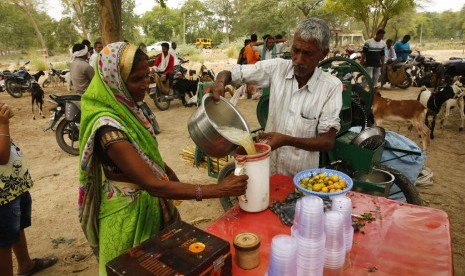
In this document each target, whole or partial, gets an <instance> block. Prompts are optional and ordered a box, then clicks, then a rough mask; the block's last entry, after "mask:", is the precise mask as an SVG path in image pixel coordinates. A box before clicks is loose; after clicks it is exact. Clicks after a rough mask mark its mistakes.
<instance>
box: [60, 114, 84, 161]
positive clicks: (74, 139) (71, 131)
mask: <svg viewBox="0 0 465 276" xmlns="http://www.w3.org/2000/svg"><path fill="white" fill-rule="evenodd" d="M55 135H56V139H57V143H58V146H59V147H60V148H61V149H62V150H64V151H65V152H67V153H69V154H71V155H76V156H77V155H79V129H78V127H77V126H76V125H75V124H74V122H70V121H68V120H65V119H63V120H61V122H60V123H59V124H58V127H57V129H56V132H55Z"/></svg>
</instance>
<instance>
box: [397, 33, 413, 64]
mask: <svg viewBox="0 0 465 276" xmlns="http://www.w3.org/2000/svg"><path fill="white" fill-rule="evenodd" d="M409 41H410V35H404V37H403V38H402V40H400V41H397V42H396V44H394V51H396V54H397V57H398V58H399V59H400V60H403V61H406V60H407V58H408V55H409V54H411V53H412V50H410V43H409Z"/></svg>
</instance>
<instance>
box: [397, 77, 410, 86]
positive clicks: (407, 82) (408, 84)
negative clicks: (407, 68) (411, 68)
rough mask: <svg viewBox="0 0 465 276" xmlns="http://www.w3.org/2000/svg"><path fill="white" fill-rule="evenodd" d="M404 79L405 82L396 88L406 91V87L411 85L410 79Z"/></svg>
mask: <svg viewBox="0 0 465 276" xmlns="http://www.w3.org/2000/svg"><path fill="white" fill-rule="evenodd" d="M405 78H406V79H405V81H403V82H402V83H399V84H397V85H396V86H397V87H399V88H402V89H407V88H408V87H410V85H412V77H411V76H409V75H407V76H405Z"/></svg>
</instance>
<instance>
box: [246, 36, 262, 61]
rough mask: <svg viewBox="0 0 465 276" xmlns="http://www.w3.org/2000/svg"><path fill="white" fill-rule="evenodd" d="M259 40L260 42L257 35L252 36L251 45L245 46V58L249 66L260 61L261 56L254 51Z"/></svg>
mask: <svg viewBox="0 0 465 276" xmlns="http://www.w3.org/2000/svg"><path fill="white" fill-rule="evenodd" d="M257 40H258V38H257V35H256V34H252V35H251V36H250V42H249V44H247V46H245V49H244V56H245V58H246V59H247V64H255V63H256V62H257V61H259V60H260V55H259V54H258V53H257V52H256V51H254V49H253V47H254V46H255V44H256V43H257Z"/></svg>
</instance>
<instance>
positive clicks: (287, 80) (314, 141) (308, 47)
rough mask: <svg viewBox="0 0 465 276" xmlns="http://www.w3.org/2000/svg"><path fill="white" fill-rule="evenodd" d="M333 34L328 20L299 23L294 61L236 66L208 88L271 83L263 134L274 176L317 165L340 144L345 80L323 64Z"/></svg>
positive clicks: (217, 91)
mask: <svg viewBox="0 0 465 276" xmlns="http://www.w3.org/2000/svg"><path fill="white" fill-rule="evenodd" d="M329 36H330V35H329V28H328V27H327V26H326V24H325V23H324V22H323V21H321V20H318V19H307V20H305V21H303V22H302V23H301V24H300V25H299V26H298V27H297V30H296V33H295V36H294V43H293V46H292V49H291V57H292V60H284V59H279V58H278V59H271V60H264V61H260V62H257V63H256V64H254V65H236V66H235V67H234V68H233V69H232V70H231V72H229V71H222V72H220V73H219V74H218V75H217V78H216V79H215V84H214V85H213V86H212V87H211V88H210V89H207V91H208V90H210V91H211V92H212V93H213V95H214V97H219V95H221V93H224V92H223V91H224V85H225V84H227V83H229V82H230V81H232V82H233V83H234V82H235V83H247V84H251V85H254V86H258V87H270V101H269V112H268V121H267V124H266V127H265V133H263V134H261V135H260V136H259V137H258V138H259V139H262V140H265V141H266V142H267V143H268V144H269V145H270V146H271V148H272V150H273V152H272V156H271V168H270V169H271V173H272V174H276V173H277V174H284V175H290V176H292V175H294V174H296V173H297V172H299V171H301V170H304V169H309V168H317V167H318V165H319V152H320V151H328V150H331V149H332V148H333V147H334V144H335V138H336V133H337V131H339V128H340V120H339V113H340V111H341V107H342V83H341V81H340V80H339V79H338V78H336V77H334V76H331V75H330V74H328V73H325V72H323V71H322V70H321V69H320V68H318V67H317V65H318V63H319V62H320V61H321V60H323V59H324V57H325V56H326V55H327V53H328V51H329ZM222 88H223V89H222Z"/></svg>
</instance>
